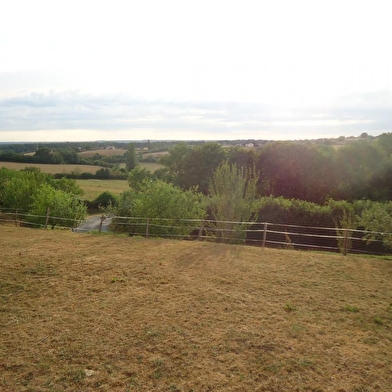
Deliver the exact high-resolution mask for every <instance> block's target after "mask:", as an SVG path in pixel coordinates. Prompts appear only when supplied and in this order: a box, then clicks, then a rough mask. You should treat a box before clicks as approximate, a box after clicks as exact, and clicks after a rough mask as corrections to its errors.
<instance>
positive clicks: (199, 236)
mask: <svg viewBox="0 0 392 392" xmlns="http://www.w3.org/2000/svg"><path fill="white" fill-rule="evenodd" d="M203 230H204V220H202V221H201V226H200V230H199V235H198V237H197V239H198V240H199V241H200V239H201V236H202V235H203Z"/></svg>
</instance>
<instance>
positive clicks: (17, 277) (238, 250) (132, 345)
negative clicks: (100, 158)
mask: <svg viewBox="0 0 392 392" xmlns="http://www.w3.org/2000/svg"><path fill="white" fill-rule="evenodd" d="M0 247H1V258H0V268H1V270H0V301H1V302H0V390H1V391H5V392H8V391H22V392H23V391H93V390H104V391H187V392H189V391H340V392H343V391H347V392H354V391H390V390H391V385H392V354H391V353H392V330H391V321H392V304H391V302H392V285H391V281H392V264H391V261H388V260H380V259H374V258H361V257H355V256H348V257H343V256H340V255H329V254H328V255H327V254H318V253H311V252H309V253H306V252H299V251H287V250H286V251H283V250H272V249H266V250H264V251H263V250H262V249H259V248H250V247H245V246H233V245H224V244H214V243H207V242H186V241H182V242H180V241H172V240H160V239H143V238H136V237H134V238H132V237H116V236H112V235H107V236H106V235H105V236H104V235H102V236H99V235H91V234H78V233H72V232H69V231H63V232H60V231H43V230H33V229H27V228H18V227H12V226H11V225H10V226H6V225H2V226H0Z"/></svg>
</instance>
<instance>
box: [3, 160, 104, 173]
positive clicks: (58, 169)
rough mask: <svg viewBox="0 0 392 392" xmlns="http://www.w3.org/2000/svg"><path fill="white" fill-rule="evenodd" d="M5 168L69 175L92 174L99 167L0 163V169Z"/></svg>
mask: <svg viewBox="0 0 392 392" xmlns="http://www.w3.org/2000/svg"><path fill="white" fill-rule="evenodd" d="M1 167H6V168H7V169H13V170H22V169H25V168H26V167H38V168H39V169H40V170H41V171H42V172H43V173H48V174H56V173H71V172H73V171H77V172H79V173H93V174H95V172H96V171H97V170H99V169H101V166H95V165H68V164H64V165H49V164H44V163H21V162H0V168H1Z"/></svg>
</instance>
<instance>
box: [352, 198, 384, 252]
mask: <svg viewBox="0 0 392 392" xmlns="http://www.w3.org/2000/svg"><path fill="white" fill-rule="evenodd" d="M366 205H367V208H366V209H364V210H363V211H362V215H361V217H360V220H359V224H360V225H361V226H362V227H364V228H365V230H368V231H369V233H367V234H366V235H365V237H364V239H366V240H367V242H368V243H370V242H372V241H375V240H380V241H382V242H383V244H384V246H385V247H387V248H390V249H392V202H389V203H374V202H373V203H371V202H367V203H366Z"/></svg>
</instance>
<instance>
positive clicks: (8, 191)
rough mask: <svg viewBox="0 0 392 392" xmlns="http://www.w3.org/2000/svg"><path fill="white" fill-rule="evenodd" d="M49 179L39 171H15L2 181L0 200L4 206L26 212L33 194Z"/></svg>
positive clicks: (49, 178) (49, 179)
mask: <svg viewBox="0 0 392 392" xmlns="http://www.w3.org/2000/svg"><path fill="white" fill-rule="evenodd" d="M50 181H51V177H50V176H49V175H47V174H44V173H41V172H35V171H34V172H31V171H20V172H16V174H14V175H12V176H11V177H10V178H9V180H7V181H5V182H4V185H3V194H2V202H3V204H4V206H5V207H8V208H15V209H17V210H19V211H23V212H28V210H29V208H30V205H31V203H32V198H33V196H34V194H35V193H36V192H37V190H38V189H39V188H40V187H41V186H42V185H44V184H46V183H48V182H50Z"/></svg>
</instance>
